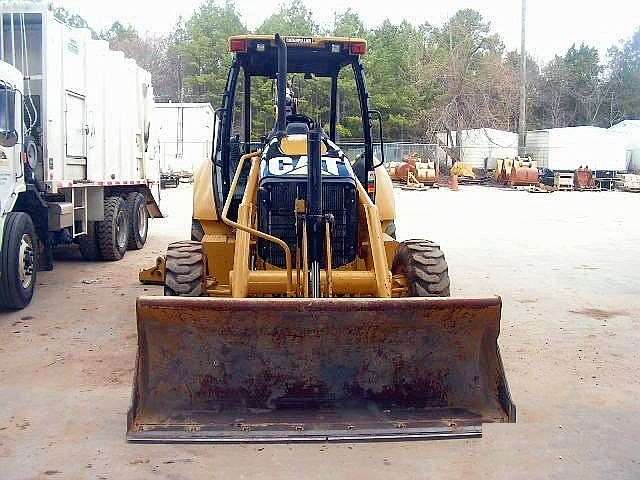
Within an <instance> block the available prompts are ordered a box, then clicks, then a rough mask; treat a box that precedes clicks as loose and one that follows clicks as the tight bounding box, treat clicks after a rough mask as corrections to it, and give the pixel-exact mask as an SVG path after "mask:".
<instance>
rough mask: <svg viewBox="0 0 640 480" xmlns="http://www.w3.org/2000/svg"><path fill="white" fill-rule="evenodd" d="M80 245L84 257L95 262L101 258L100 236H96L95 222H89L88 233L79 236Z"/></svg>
mask: <svg viewBox="0 0 640 480" xmlns="http://www.w3.org/2000/svg"><path fill="white" fill-rule="evenodd" d="M78 247H80V253H81V254H82V258H83V259H85V260H86V261H87V262H95V261H96V260H101V258H102V257H101V255H100V246H99V245H98V237H97V236H96V224H95V222H89V225H88V227H87V234H86V235H80V236H79V237H78Z"/></svg>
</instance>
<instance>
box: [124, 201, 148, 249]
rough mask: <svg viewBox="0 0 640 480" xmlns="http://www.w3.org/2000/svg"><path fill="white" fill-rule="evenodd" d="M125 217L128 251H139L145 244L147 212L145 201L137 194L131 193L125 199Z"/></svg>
mask: <svg viewBox="0 0 640 480" xmlns="http://www.w3.org/2000/svg"><path fill="white" fill-rule="evenodd" d="M125 204H126V210H127V217H128V218H129V240H128V242H127V248H128V249H129V250H140V249H142V247H144V244H145V243H147V233H148V231H149V212H148V211H147V199H146V198H145V196H144V195H142V194H141V193H139V192H131V193H129V194H128V195H127V196H126V197H125Z"/></svg>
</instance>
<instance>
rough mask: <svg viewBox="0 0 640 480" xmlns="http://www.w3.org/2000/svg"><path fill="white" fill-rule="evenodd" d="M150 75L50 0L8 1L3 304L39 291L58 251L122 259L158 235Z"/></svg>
mask: <svg viewBox="0 0 640 480" xmlns="http://www.w3.org/2000/svg"><path fill="white" fill-rule="evenodd" d="M152 109H153V89H152V85H151V76H150V74H149V73H148V72H146V71H144V70H143V69H141V68H139V67H138V66H137V65H136V63H135V62H134V61H133V60H131V59H127V58H125V56H124V54H123V53H121V52H114V51H111V50H110V49H109V46H108V44H107V43H106V42H103V41H98V40H95V39H93V38H92V35H91V32H90V31H89V30H88V29H82V28H71V27H69V26H68V25H65V24H64V23H62V22H60V21H58V20H57V19H56V18H55V15H54V12H53V11H52V10H51V7H49V6H48V5H47V4H46V3H45V2H33V1H23V2H12V1H7V2H2V3H0V309H21V308H24V307H25V306H27V305H28V304H29V302H30V301H31V299H32V297H33V294H34V289H35V287H36V275H37V272H38V271H42V270H51V269H52V268H53V251H54V249H55V248H56V247H58V246H61V245H69V244H77V245H78V246H79V248H80V252H81V253H82V256H83V257H84V258H85V259H86V260H104V261H115V260H120V259H121V258H122V257H123V256H124V255H125V252H126V251H127V250H128V249H140V248H142V247H143V246H144V244H145V242H146V239H147V231H148V219H149V217H160V216H162V214H161V212H160V208H159V194H160V182H159V180H160V169H159V165H158V161H157V160H153V159H151V157H150V156H149V155H148V153H147V150H148V143H149V129H150V122H151V112H152Z"/></svg>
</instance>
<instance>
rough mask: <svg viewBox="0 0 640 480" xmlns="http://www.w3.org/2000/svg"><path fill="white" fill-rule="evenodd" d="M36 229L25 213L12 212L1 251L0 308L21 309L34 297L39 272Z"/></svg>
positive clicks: (7, 220)
mask: <svg viewBox="0 0 640 480" xmlns="http://www.w3.org/2000/svg"><path fill="white" fill-rule="evenodd" d="M36 247H37V238H36V229H35V227H34V226H33V221H32V220H31V217H30V216H29V215H27V214H26V213H21V212H12V213H9V214H8V215H7V218H6V219H5V224H4V236H3V239H2V251H0V308H7V309H11V310H20V309H23V308H24V307H26V306H27V305H29V302H31V299H32V298H33V291H34V289H35V286H36V274H37V272H38V268H37V266H38V253H37V248H36Z"/></svg>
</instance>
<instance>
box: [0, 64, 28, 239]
mask: <svg viewBox="0 0 640 480" xmlns="http://www.w3.org/2000/svg"><path fill="white" fill-rule="evenodd" d="M22 138H23V132H22V73H20V71H19V70H17V69H16V68H14V67H13V66H11V65H9V64H8V63H5V62H0V218H2V219H4V217H5V216H6V214H7V213H8V212H10V211H11V210H12V208H13V206H14V204H15V201H16V199H17V197H18V194H19V193H20V192H22V191H24V190H25V189H26V186H25V182H24V171H23V166H22V161H21V154H22ZM1 229H2V226H1V222H0V232H1V231H2V230H1Z"/></svg>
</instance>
